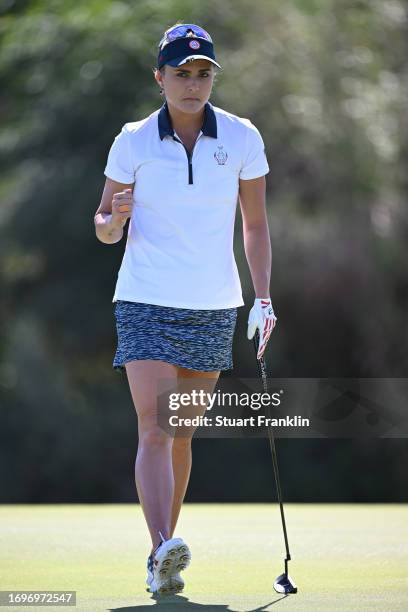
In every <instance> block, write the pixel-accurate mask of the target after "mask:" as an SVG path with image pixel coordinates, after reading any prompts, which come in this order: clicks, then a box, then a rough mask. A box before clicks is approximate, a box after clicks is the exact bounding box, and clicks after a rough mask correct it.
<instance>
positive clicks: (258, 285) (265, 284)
mask: <svg viewBox="0 0 408 612" xmlns="http://www.w3.org/2000/svg"><path fill="white" fill-rule="evenodd" d="M265 192H266V181H265V177H264V176H261V177H259V178H255V179H250V180H247V181H244V180H242V179H240V181H239V200H240V204H241V213H242V222H243V232H244V247H245V255H246V258H247V262H248V266H249V270H250V272H251V277H252V283H253V285H254V291H255V297H257V298H269V283H270V280H271V266H272V249H271V240H270V237H269V227H268V218H267V216H266V204H265Z"/></svg>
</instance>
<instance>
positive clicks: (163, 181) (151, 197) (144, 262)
mask: <svg viewBox="0 0 408 612" xmlns="http://www.w3.org/2000/svg"><path fill="white" fill-rule="evenodd" d="M217 68H221V66H220V65H219V64H218V63H217V61H216V57H215V54H214V47H213V43H212V40H211V36H210V35H209V34H208V33H207V32H206V31H205V30H203V29H202V28H200V27H198V26H197V25H194V24H177V25H175V26H173V27H171V28H169V29H168V30H167V31H166V32H165V34H164V36H163V38H162V39H161V41H160V43H159V51H158V59H157V68H156V69H155V74H154V78H155V80H156V82H157V84H158V85H159V87H160V90H161V91H160V93H161V94H164V96H165V99H166V101H165V103H164V104H163V106H162V107H161V108H160V109H159V110H156V111H155V112H153V113H152V114H151V115H149V116H148V117H146V118H144V119H141V120H139V121H135V122H131V123H126V124H125V125H124V126H123V128H122V131H121V132H120V134H119V135H118V136H117V137H116V138H115V140H114V142H113V145H112V147H111V149H110V152H109V156H108V161H107V165H106V168H105V175H106V182H105V187H104V191H103V195H102V199H101V203H100V205H99V208H98V210H97V211H96V214H95V226H96V234H97V237H98V238H99V240H101V241H102V242H104V243H106V244H113V243H116V242H118V241H119V240H120V239H121V238H122V235H123V227H124V225H125V223H126V221H127V219H130V225H129V231H128V238H127V243H126V248H125V253H124V257H123V261H122V265H121V267H120V271H119V274H118V279H117V284H116V290H115V294H114V297H113V302H115V317H116V325H117V334H118V346H117V351H116V355H115V358H114V362H113V367H114V368H115V369H119V370H124V369H125V370H126V374H127V378H128V381H129V386H130V390H131V394H132V398H133V401H134V405H135V409H136V412H137V418H138V435H139V444H138V451H137V457H136V464H135V480H136V487H137V492H138V496H139V500H140V503H141V505H142V508H143V512H144V515H145V519H146V522H147V526H148V529H149V532H150V535H151V539H152V550H151V554H150V556H149V558H148V563H147V566H148V577H147V584H148V586H149V589H150V591H151V592H153V593H159V594H166V593H167V594H171V593H177V592H179V591H181V590H182V589H183V587H184V581H183V579H182V578H181V576H180V571H181V570H183V569H185V568H186V567H187V565H188V564H189V562H190V559H191V553H190V550H189V548H188V545H187V543H185V542H184V541H183V540H182V539H181V538H175V537H173V533H174V530H175V527H176V523H177V519H178V516H179V513H180V508H181V505H182V502H183V499H184V496H185V493H186V489H187V484H188V480H189V476H190V469H191V437H192V435H193V432H194V428H193V429H191V430H190V431H189V435H185V436H182V437H172V436H170V435H169V434H168V433H166V432H165V431H164V430H163V429H162V428H161V427H160V426H159V425H158V422H157V403H158V402H157V384H158V381H160V380H164V379H165V380H170V381H175V382H177V381H178V380H183V381H185V380H188V379H189V378H193V379H194V381H195V387H197V384H196V383H197V381H200V380H201V381H202V384H203V387H204V386H205V388H206V389H207V390H208V389H209V388H211V389H213V388H214V386H215V384H216V381H217V379H218V376H219V374H220V371H221V370H228V369H231V368H232V340H233V334H234V328H235V322H236V317H237V307H238V306H242V305H243V300H242V292H241V285H240V280H239V276H238V271H237V266H236V263H235V259H234V254H233V231H234V219H235V212H236V205H237V200H238V196H239V201H240V205H241V211H242V218H243V231H244V242H245V253H246V257H247V261H248V264H249V268H250V272H251V277H252V281H253V286H254V292H255V296H256V299H255V303H254V305H253V307H252V309H251V311H250V315H249V321H248V338H252V337H253V336H254V333H255V331H256V329H257V328H258V329H259V333H260V345H259V353H258V357H260V356H261V355H262V354H263V352H264V350H265V346H266V343H267V341H268V339H269V336H270V334H271V332H272V330H273V327H274V325H275V321H276V317H275V315H274V312H273V309H272V304H271V300H270V296H269V281H270V270H271V247H270V240H269V231H268V224H267V217H266V212H265V174H266V173H267V172H268V171H269V167H268V164H267V161H266V157H265V150H264V144H263V141H262V138H261V136H260V134H259V132H258V130H257V129H256V127H255V126H254V125H253V124H252V123H251V122H250V121H249V120H248V119H242V118H240V117H237V116H235V115H233V114H231V113H229V112H227V111H225V110H222V109H221V108H217V107H215V106H212V104H211V103H210V102H209V101H208V100H209V98H210V96H211V90H212V86H213V81H214V76H215V74H216V69H217ZM204 411H205V406H201V413H204Z"/></svg>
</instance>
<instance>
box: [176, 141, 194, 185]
mask: <svg viewBox="0 0 408 612" xmlns="http://www.w3.org/2000/svg"><path fill="white" fill-rule="evenodd" d="M200 136H201V134H199V136H198V138H200ZM198 138H197V140H198ZM173 140H175V141H176V142H179V143H180V144H181V145H183V147H184V150H185V152H186V153H187V163H188V184H189V185H193V152H194V149H195V146H196V144H197V140H196V141H195V143H194V147H193V150H192V151H191V153H190V151H189V150H188V149H187V147H185V146H184V143H183V142H181V140H179V139H178V138H176V136H173Z"/></svg>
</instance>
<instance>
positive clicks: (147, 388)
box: [126, 360, 177, 548]
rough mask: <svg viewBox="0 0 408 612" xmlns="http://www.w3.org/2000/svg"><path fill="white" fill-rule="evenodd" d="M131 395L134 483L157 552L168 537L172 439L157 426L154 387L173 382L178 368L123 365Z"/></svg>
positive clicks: (157, 364) (148, 362) (150, 362)
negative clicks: (135, 422)
mask: <svg viewBox="0 0 408 612" xmlns="http://www.w3.org/2000/svg"><path fill="white" fill-rule="evenodd" d="M126 373H127V376H128V381H129V386H130V391H131V394H132V398H133V402H134V405H135V409H136V412H137V418H138V433H139V444H138V450H137V457H136V463H135V481H136V488H137V492H138V496H139V500H140V503H141V505H142V508H143V512H144V515H145V519H146V523H147V526H148V529H149V532H150V535H151V539H152V547H153V548H156V547H157V546H158V545H159V544H160V541H161V538H160V535H159V532H161V533H162V534H163V537H164V538H165V539H167V538H169V537H170V528H171V527H170V526H171V507H172V500H173V495H174V476H173V466H172V445H173V439H172V437H171V436H170V435H169V434H168V433H166V432H165V431H163V429H161V428H160V427H159V425H158V423H157V383H158V381H159V380H160V379H173V380H174V381H176V377H177V368H176V367H175V366H173V365H171V364H168V363H164V362H162V361H153V360H141V361H131V362H129V363H127V364H126Z"/></svg>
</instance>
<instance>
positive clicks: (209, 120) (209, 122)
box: [158, 102, 217, 140]
mask: <svg viewBox="0 0 408 612" xmlns="http://www.w3.org/2000/svg"><path fill="white" fill-rule="evenodd" d="M158 117H159V121H158V123H159V136H160V140H163V138H164V137H165V136H174V130H173V126H172V125H171V119H170V115H169V109H168V107H167V102H165V103H164V104H163V106H162V107H161V109H160V112H159V115H158ZM201 131H202V133H203V134H204V136H211V138H217V119H216V116H215V113H214V111H213V109H212V107H211V104H210V103H209V102H207V103H206V105H205V106H204V122H203V125H202V126H201Z"/></svg>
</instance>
